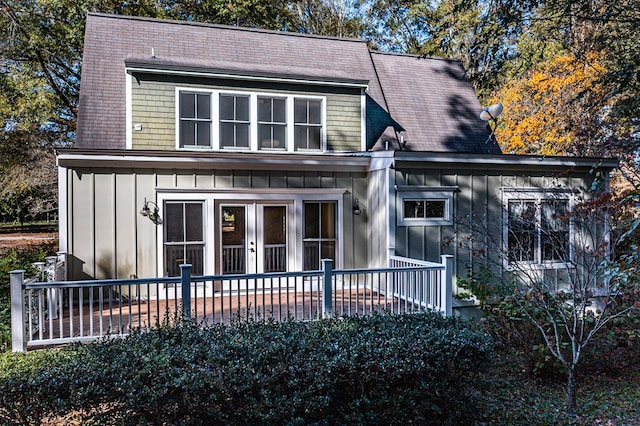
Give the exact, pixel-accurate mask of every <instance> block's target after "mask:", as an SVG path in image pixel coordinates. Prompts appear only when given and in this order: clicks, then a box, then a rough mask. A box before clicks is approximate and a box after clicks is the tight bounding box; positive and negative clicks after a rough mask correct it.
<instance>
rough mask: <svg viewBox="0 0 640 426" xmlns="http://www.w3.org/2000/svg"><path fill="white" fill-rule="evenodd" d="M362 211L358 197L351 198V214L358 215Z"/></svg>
mask: <svg viewBox="0 0 640 426" xmlns="http://www.w3.org/2000/svg"><path fill="white" fill-rule="evenodd" d="M360 213H362V207H361V206H360V201H358V199H357V198H356V199H354V200H353V214H354V215H356V216H359V215H360Z"/></svg>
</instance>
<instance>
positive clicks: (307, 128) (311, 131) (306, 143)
mask: <svg viewBox="0 0 640 426" xmlns="http://www.w3.org/2000/svg"><path fill="white" fill-rule="evenodd" d="M294 102H295V105H294V125H295V139H296V143H295V147H296V150H318V149H320V143H321V133H322V104H321V102H320V101H319V100H317V99H296V100H295V101H294Z"/></svg>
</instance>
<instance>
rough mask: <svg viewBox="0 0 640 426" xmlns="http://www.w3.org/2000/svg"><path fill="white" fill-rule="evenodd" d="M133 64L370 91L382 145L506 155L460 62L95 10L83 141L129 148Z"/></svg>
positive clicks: (357, 43)
mask: <svg viewBox="0 0 640 426" xmlns="http://www.w3.org/2000/svg"><path fill="white" fill-rule="evenodd" d="M152 52H153V53H154V56H153V57H152ZM125 65H126V66H128V67H141V68H144V69H148V70H152V69H153V68H154V67H156V68H157V69H158V70H159V71H162V70H164V71H166V70H171V69H175V70H192V71H193V72H201V71H206V72H207V73H210V74H216V73H217V74H221V73H226V74H227V75H230V74H236V75H241V76H244V77H245V78H260V77H265V78H272V77H274V76H277V77H279V78H282V79H284V80H285V81H286V80H287V79H290V80H291V81H293V80H295V81H305V82H308V83H315V84H322V85H351V86H355V87H358V86H359V87H366V93H367V97H368V99H367V106H368V114H369V117H368V120H367V122H368V135H367V139H368V141H367V142H368V146H369V147H371V148H373V149H383V143H384V141H385V140H386V141H391V147H392V148H396V149H397V148H399V144H398V141H396V139H397V136H398V135H402V136H403V138H404V140H405V141H407V143H406V145H405V146H404V149H406V150H411V151H447V152H452V151H457V152H469V153H474V152H492V153H495V152H499V149H497V146H495V145H493V147H492V148H489V147H488V145H487V144H485V143H484V142H485V141H486V140H487V136H488V133H487V132H486V130H485V124H486V123H484V122H483V121H481V120H480V119H479V118H478V114H479V112H480V109H481V108H480V105H479V103H478V100H477V98H476V96H475V93H474V91H473V89H472V87H471V85H470V84H469V83H468V82H467V81H466V80H465V79H464V73H463V70H462V67H461V66H460V64H459V63H458V62H456V61H445V60H438V59H418V58H417V57H415V56H407V55H388V54H380V53H372V52H370V51H369V49H368V47H367V45H366V43H365V42H364V41H361V40H355V39H341V38H334V37H321V36H314V35H308V34H297V33H286V32H278V31H267V30H259V29H253V28H240V27H232V26H222V25H211V24H202V23H194V22H188V21H167V20H158V19H149V18H139V17H130V16H117V15H106V14H93V13H90V14H88V16H87V24H86V32H85V44H84V58H83V65H82V80H81V88H80V108H79V114H78V125H77V137H76V146H77V147H79V148H94V149H123V148H125V143H126V142H125V141H126V132H125V126H126V117H125V114H126V111H125V104H126V79H125V76H126V73H125ZM434 94H436V95H437V96H434ZM442 106H445V107H446V108H444V109H443V108H440V107H442ZM398 132H400V133H398ZM394 141H395V143H394ZM496 149H497V151H496Z"/></svg>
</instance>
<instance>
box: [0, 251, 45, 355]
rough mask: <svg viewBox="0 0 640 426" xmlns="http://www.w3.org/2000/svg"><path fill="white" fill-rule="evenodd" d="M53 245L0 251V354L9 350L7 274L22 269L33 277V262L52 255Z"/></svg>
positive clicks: (9, 297)
mask: <svg viewBox="0 0 640 426" xmlns="http://www.w3.org/2000/svg"><path fill="white" fill-rule="evenodd" d="M54 247H55V244H53V243H46V244H42V245H40V246H36V247H33V248H29V249H21V250H19V249H9V250H4V251H0V353H1V352H6V351H8V350H9V349H10V348H11V302H10V300H11V294H10V289H9V273H10V272H11V271H13V270H16V269H24V270H25V271H27V276H29V275H33V274H34V273H35V270H34V269H33V267H32V266H31V264H32V263H33V262H38V261H44V259H45V257H46V256H48V255H50V254H54Z"/></svg>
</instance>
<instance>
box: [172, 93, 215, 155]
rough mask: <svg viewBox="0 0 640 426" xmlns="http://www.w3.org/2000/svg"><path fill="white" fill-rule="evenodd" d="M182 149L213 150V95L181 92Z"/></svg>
mask: <svg viewBox="0 0 640 426" xmlns="http://www.w3.org/2000/svg"><path fill="white" fill-rule="evenodd" d="M179 111H180V112H179V114H180V119H179V127H180V129H179V135H180V138H179V139H180V140H179V143H180V148H211V94H210V93H200V92H180V108H179Z"/></svg>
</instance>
